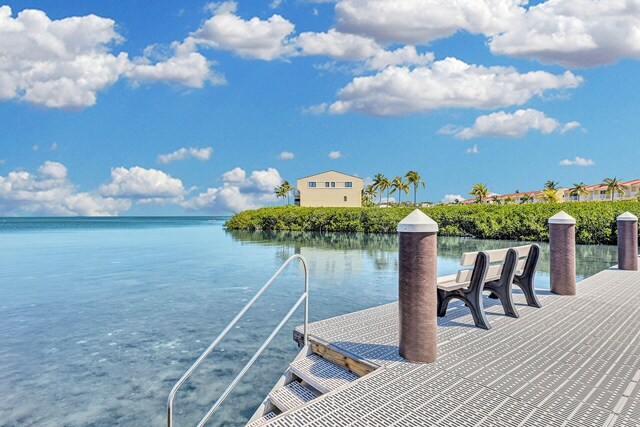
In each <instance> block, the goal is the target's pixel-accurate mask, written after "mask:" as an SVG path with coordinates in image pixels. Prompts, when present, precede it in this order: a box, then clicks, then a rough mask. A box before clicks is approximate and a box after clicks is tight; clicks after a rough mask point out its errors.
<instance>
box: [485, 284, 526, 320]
mask: <svg viewBox="0 0 640 427" xmlns="http://www.w3.org/2000/svg"><path fill="white" fill-rule="evenodd" d="M485 289H488V290H490V291H491V294H492V295H495V296H496V298H498V299H499V300H500V304H502V309H503V310H504V314H505V315H507V316H509V317H515V318H518V317H520V314H518V310H516V306H515V305H514V303H513V296H512V294H511V286H501V285H500V283H499V282H489V283H487V284H485Z"/></svg>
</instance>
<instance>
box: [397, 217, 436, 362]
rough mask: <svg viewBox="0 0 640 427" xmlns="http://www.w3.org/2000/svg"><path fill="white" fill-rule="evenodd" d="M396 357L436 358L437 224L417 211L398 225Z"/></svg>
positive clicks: (419, 359) (415, 360)
mask: <svg viewBox="0 0 640 427" xmlns="http://www.w3.org/2000/svg"><path fill="white" fill-rule="evenodd" d="M398 246H399V248H398V250H399V254H398V262H399V271H398V306H399V310H400V322H399V334H400V356H402V357H404V358H405V359H407V360H409V361H411V362H418V363H431V362H435V360H436V357H437V346H438V336H437V328H436V326H437V323H436V314H437V308H438V304H437V258H438V224H436V223H435V221H433V220H432V219H431V218H429V217H428V216H427V215H425V214H424V213H423V212H422V211H420V210H419V209H416V210H414V211H413V212H412V213H411V214H409V215H408V216H407V217H406V218H405V219H403V220H402V221H400V223H399V224H398Z"/></svg>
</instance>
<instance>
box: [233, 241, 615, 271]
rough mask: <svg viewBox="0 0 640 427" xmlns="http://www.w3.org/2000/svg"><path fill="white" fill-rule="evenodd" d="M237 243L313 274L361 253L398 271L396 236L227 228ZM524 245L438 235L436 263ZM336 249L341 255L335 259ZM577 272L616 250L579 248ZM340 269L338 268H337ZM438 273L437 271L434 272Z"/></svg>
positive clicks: (545, 249) (600, 263)
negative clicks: (306, 266) (270, 250)
mask: <svg viewBox="0 0 640 427" xmlns="http://www.w3.org/2000/svg"><path fill="white" fill-rule="evenodd" d="M227 234H228V235H229V236H230V237H231V238H232V239H233V240H234V241H236V242H239V243H251V244H256V243H257V244H260V245H267V246H277V247H278V249H277V250H276V257H277V258H278V259H279V260H281V261H284V260H286V259H287V258H288V257H289V256H291V255H293V254H302V255H305V256H307V257H309V258H310V260H315V263H320V264H324V269H321V270H320V271H318V273H322V272H323V270H324V272H327V271H328V270H332V271H334V272H335V270H336V269H345V270H353V269H357V270H362V269H363V268H364V267H363V260H362V254H365V256H366V257H367V258H368V259H369V260H370V261H371V263H372V266H373V267H374V268H375V269H376V270H388V269H393V270H397V265H398V262H397V261H398V257H397V253H398V237H397V235H396V234H365V233H319V232H300V231H243V230H227ZM523 244H526V243H524V242H519V241H509V240H479V239H472V238H465V237H442V236H441V237H439V238H438V261H439V262H440V263H442V264H443V265H444V267H445V269H446V270H450V269H451V266H452V265H456V264H457V262H458V261H459V260H460V256H461V255H462V253H464V252H475V251H481V250H491V249H500V248H505V247H510V246H520V245H523ZM537 244H538V245H540V248H541V258H540V265H539V266H538V271H539V272H540V273H543V274H544V273H546V274H548V273H549V244H548V243H545V242H539V243H537ZM336 251H338V252H339V254H340V256H339V257H336V256H335V255H336ZM576 251H577V252H576V255H577V256H576V272H577V275H578V277H579V279H583V278H586V277H589V276H592V275H594V274H596V273H598V272H599V271H602V270H604V269H606V268H609V267H610V266H612V265H614V264H616V262H617V251H616V247H615V246H604V245H578V246H577V249H576ZM340 263H343V264H344V265H342V266H340V265H339V264H340ZM439 270H440V271H439V273H440V274H444V273H443V272H442V268H439Z"/></svg>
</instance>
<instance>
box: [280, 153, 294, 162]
mask: <svg viewBox="0 0 640 427" xmlns="http://www.w3.org/2000/svg"><path fill="white" fill-rule="evenodd" d="M294 157H295V154H293V153H292V152H291V151H283V152H282V153H280V154H278V158H279V159H280V160H291V159H293V158H294Z"/></svg>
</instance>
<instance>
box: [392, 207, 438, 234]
mask: <svg viewBox="0 0 640 427" xmlns="http://www.w3.org/2000/svg"><path fill="white" fill-rule="evenodd" d="M437 232H438V224H436V222H435V221H434V220H432V219H431V218H429V216H428V215H426V214H425V213H424V212H422V211H421V210H420V209H416V210H414V211H413V212H411V213H410V214H409V215H407V216H406V217H405V219H403V220H402V221H400V223H398V233H437Z"/></svg>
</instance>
